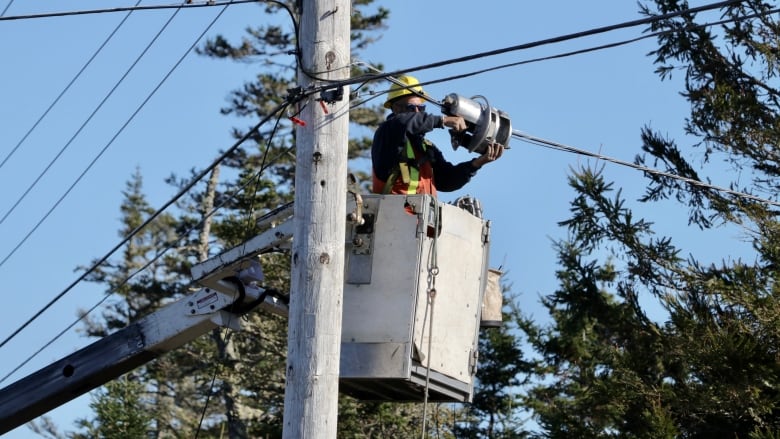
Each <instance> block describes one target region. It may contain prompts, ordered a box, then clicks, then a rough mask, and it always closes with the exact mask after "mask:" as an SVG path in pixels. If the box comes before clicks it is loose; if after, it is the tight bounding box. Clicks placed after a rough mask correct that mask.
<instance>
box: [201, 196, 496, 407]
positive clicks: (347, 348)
mask: <svg viewBox="0 0 780 439" xmlns="http://www.w3.org/2000/svg"><path fill="white" fill-rule="evenodd" d="M347 206H348V210H349V212H347V216H346V217H347V221H346V227H347V229H346V240H347V242H346V248H345V264H344V270H345V273H344V302H343V306H344V308H343V313H342V316H343V317H342V328H341V333H342V337H341V362H340V364H341V366H340V374H339V375H340V385H339V391H341V392H342V393H345V394H349V395H352V396H355V397H357V398H360V399H371V400H383V401H423V400H424V398H425V390H426V388H427V389H428V400H429V401H441V402H445V401H452V402H468V401H471V399H472V395H473V387H474V374H475V373H476V365H477V359H478V355H477V343H478V332H479V328H480V314H481V308H482V302H483V300H482V299H483V294H484V291H485V287H486V284H487V283H488V277H489V272H488V269H487V260H488V253H489V251H488V250H489V248H488V247H489V237H490V223H489V222H488V221H485V220H483V219H482V218H480V217H479V216H476V215H475V214H473V213H471V212H470V211H467V210H465V209H464V208H460V207H456V206H453V205H450V204H444V203H439V202H438V201H437V200H436V199H435V198H434V197H432V196H430V195H363V196H362V197H361V196H360V195H359V194H356V193H355V194H354V199H352V200H350V201H349V202H348V203H347ZM292 221H293V220H292V206H291V205H290V206H286V207H284V208H279V209H277V211H274V212H271V213H270V214H269V215H267V216H266V217H264V218H263V219H261V221H260V222H259V223H258V224H260V223H263V224H266V223H267V224H273V227H272V228H270V229H268V230H266V231H265V232H263V233H261V234H260V235H257V236H256V237H254V238H252V239H250V240H249V241H247V242H245V243H243V244H241V245H239V246H236V247H234V248H232V249H229V250H227V251H225V252H223V253H222V254H220V255H217V256H215V257H213V258H211V259H209V260H207V261H204V262H202V263H200V264H196V265H195V266H193V268H192V277H193V280H195V281H197V282H199V283H200V284H201V285H204V286H206V287H209V288H214V289H216V290H220V288H222V287H221V285H222V282H223V281H224V280H226V278H235V277H237V276H240V273H242V272H245V271H246V270H247V269H248V268H250V267H251V266H252V264H253V263H256V262H253V261H256V260H257V259H256V258H257V256H258V255H261V254H263V253H266V252H268V251H276V250H281V249H288V248H289V245H290V240H291V239H293V236H292V231H293V227H292V226H293V224H292ZM267 224H266V225H267ZM437 229H438V234H435V233H434V231H436V230H437ZM434 264H435V267H436V268H438V272H436V273H435V276H434V275H433V274H434V271H432V269H433V268H434ZM430 288H435V298H434V300H433V302H432V303H428V298H429V294H428V293H429V289H430ZM291 294H295V292H294V291H293V292H291ZM499 307H500V305H499ZM271 311H272V312H277V313H280V312H279V311H278V310H274V309H271ZM280 314H283V313H280ZM499 319H500V310H499Z"/></svg>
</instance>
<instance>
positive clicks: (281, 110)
mask: <svg viewBox="0 0 780 439" xmlns="http://www.w3.org/2000/svg"><path fill="white" fill-rule="evenodd" d="M290 104H291V102H290V101H285V102H284V103H282V104H281V105H280V106H279V107H277V108H276V109H274V110H272V111H271V113H269V115H268V116H267V117H266V118H264V119H263V120H262V121H261V122H260V123H258V124H257V125H256V126H255V127H254V128H252V129H251V130H249V131H248V132H247V133H246V134H245V135H244V136H242V137H241V139H239V140H238V141H237V142H236V143H234V144H233V146H232V147H231V148H230V149H229V150H228V152H226V154H223V155H222V156H220V157H219V158H218V159H217V160H215V161H214V163H212V165H211V166H210V167H208V168H206V169H205V170H203V171H202V172H201V173H200V174H198V175H197V176H196V177H194V178H193V179H192V180H191V182H190V185H189V186H188V187H186V188H185V189H184V190H182V191H181V192H180V193H179V194H177V195H176V196H174V198H173V199H172V200H171V201H169V202H168V203H167V204H165V205H163V207H161V208H159V209H158V210H157V211H156V212H155V213H154V214H153V215H152V217H150V218H149V219H148V220H147V221H145V222H144V223H143V224H141V225H140V226H138V227H136V228H135V229H134V230H133V231H131V232H130V233H129V234H128V236H127V237H126V238H125V240H124V241H123V242H121V243H120V244H119V245H117V246H116V247H114V248H113V249H112V250H111V251H109V252H108V253H107V254H106V255H105V256H104V257H103V258H102V259H101V260H99V261H98V262H96V263H94V264H93V265H92V266H91V267H90V268H88V269H87V271H86V272H85V273H84V275H83V276H82V277H81V278H80V279H77V280H76V281H75V282H73V283H72V284H71V285H70V286H68V288H66V290H65V291H63V292H62V293H61V295H64V294H66V293H67V292H68V290H70V289H72V288H73V287H74V286H75V285H76V284H77V283H78V282H80V281H82V280H83V279H84V278H85V277H86V275H88V274H89V273H90V272H92V271H94V270H95V269H97V268H98V267H99V266H100V265H101V264H102V263H103V262H105V261H106V260H108V258H109V257H111V255H113V254H114V253H115V252H116V250H118V249H119V248H121V247H122V246H123V245H124V244H125V243H127V242H128V241H129V240H130V239H131V238H132V237H133V236H135V235H136V234H137V233H138V232H139V231H141V230H142V229H143V228H144V227H145V226H147V225H148V224H149V223H151V221H153V220H154V219H156V217H157V216H159V214H161V213H162V212H163V211H164V210H165V209H167V208H168V207H169V206H170V205H172V204H173V203H175V202H176V201H177V200H178V199H179V198H181V197H182V196H183V195H184V194H185V193H186V192H187V191H189V190H190V189H191V188H192V187H194V185H195V184H197V183H198V182H199V181H200V180H201V179H202V178H203V177H204V176H206V175H207V174H208V173H209V172H211V171H212V170H213V169H214V168H215V167H216V166H217V165H219V163H221V162H222V161H223V160H224V158H225V157H227V156H228V155H230V154H231V153H232V152H233V151H235V149H237V148H238V147H239V146H240V145H241V144H243V143H244V142H245V141H246V140H248V139H249V138H250V137H251V136H252V135H253V134H254V132H255V131H257V130H258V129H259V128H260V126H262V125H263V124H264V123H266V122H267V121H268V120H270V118H271V117H273V116H274V115H275V114H279V118H281V116H282V115H283V114H284V111H285V109H286V107H287V106H288V105H290ZM279 118H277V123H278V120H279ZM273 135H274V134H273V133H272V134H271V135H270V137H269V141H268V143H270V141H271V139H272V138H273ZM291 148H292V147H291ZM291 148H288V149H287V150H285V151H283V152H282V153H280V154H279V155H278V156H277V157H276V158H275V159H273V160H271V162H270V163H269V164H268V165H265V164H262V165H261V166H260V169H259V170H258V172H257V174H258V175H261V174H262V173H263V172H265V170H266V169H267V168H269V167H271V166H272V165H273V164H274V163H276V161H278V160H279V159H280V158H281V157H282V156H283V155H285V154H287V153H288V152H289V150H290V149H291ZM267 152H268V148H266V153H267ZM264 163H265V162H264ZM250 183H251V180H247V182H246V183H244V185H242V186H240V187H239V188H237V189H236V190H235V191H233V193H232V194H230V195H228V196H227V197H225V199H224V200H223V201H222V202H221V203H220V204H219V205H217V206H215V207H214V208H212V209H211V211H210V212H207V213H206V214H205V215H204V216H203V219H201V221H199V222H198V223H197V224H194V225H192V226H191V227H190V228H189V229H187V230H185V231H184V232H182V233H180V234H179V237H178V239H176V240H174V241H171V242H170V243H169V244H168V245H167V246H166V247H165V248H163V249H162V250H160V251H158V252H157V254H156V255H155V256H154V257H152V258H151V259H150V260H149V261H148V262H147V263H146V264H144V265H143V266H141V267H139V268H138V269H137V270H135V271H134V272H132V273H130V274H129V275H128V276H126V277H125V278H124V279H122V281H121V282H119V284H118V285H117V286H115V287H114V288H112V289H111V290H110V291H107V292H106V293H105V294H104V295H103V297H102V298H101V299H100V300H98V302H97V303H95V304H94V305H93V306H92V307H91V308H89V309H88V310H87V311H86V312H85V313H84V314H83V315H81V316H80V317H79V318H77V319H75V320H74V321H73V322H72V323H70V324H69V325H68V326H67V327H65V328H64V329H63V330H61V331H60V332H59V333H57V334H56V335H55V336H54V337H52V338H51V339H50V340H49V341H48V342H46V343H45V344H44V345H43V346H41V347H40V348H39V349H38V350H37V351H35V352H33V353H32V354H31V355H30V356H28V357H27V358H26V359H25V360H24V361H22V362H21V363H20V364H19V365H17V366H16V367H15V368H14V369H13V370H11V371H10V372H8V373H7V374H6V375H4V376H3V377H2V378H0V384H2V383H3V382H4V381H5V380H6V379H8V378H9V377H10V376H12V375H13V374H14V373H16V372H17V371H18V370H19V369H21V368H22V367H24V366H25V365H26V364H27V363H29V362H30V361H32V360H33V359H34V358H35V357H37V356H38V354H40V353H41V352H43V351H44V350H45V349H46V348H48V347H49V346H51V345H52V343H54V342H55V341H57V340H58V339H59V338H60V337H62V336H63V335H64V334H65V333H66V332H68V331H69V330H70V329H71V328H73V327H74V326H76V325H77V324H78V323H79V322H80V321H81V320H83V319H84V317H86V316H87V315H89V314H90V313H92V312H93V311H94V310H96V309H97V308H98V307H99V306H100V305H102V304H103V303H104V302H105V301H106V300H107V299H108V298H109V297H111V295H112V294H113V293H115V292H116V291H117V290H118V289H120V288H122V287H123V286H125V285H126V284H127V283H128V282H129V281H130V279H132V278H133V277H135V276H136V275H138V274H139V273H141V272H143V271H144V270H146V269H147V268H149V267H150V266H151V265H152V264H153V263H155V262H156V261H157V260H159V259H160V258H161V257H162V256H163V255H164V254H165V253H167V252H168V250H171V249H172V248H173V247H174V245H175V244H177V243H178V242H180V241H181V240H182V239H183V238H184V237H186V236H188V235H189V234H190V233H191V232H193V231H194V230H196V229H197V228H198V227H200V226H201V224H203V222H204V221H205V220H206V219H207V218H210V217H211V216H213V215H214V214H215V213H216V212H217V211H218V210H219V209H221V208H222V207H223V206H224V205H225V204H226V203H227V202H228V201H229V200H230V199H232V198H234V197H235V196H236V195H237V194H238V193H240V192H242V191H243V190H245V189H246V187H247V186H248V185H249V184H250ZM56 300H59V297H58V298H56V299H55V301H56ZM49 306H50V305H47V307H49ZM44 311H45V309H43V310H41V312H40V313H39V314H41V313H42V312H44ZM37 317H38V315H36V316H34V317H33V318H32V319H31V321H30V322H27V323H26V324H25V325H24V326H27V325H29V324H30V323H31V322H32V321H34V320H35V319H36V318H37ZM23 329H24V328H23V327H22V328H20V330H23ZM14 336H15V334H14ZM11 338H13V336H12V337H11ZM7 341H8V340H5V341H3V343H2V344H0V348H2V346H3V344H5V343H6V342H7Z"/></svg>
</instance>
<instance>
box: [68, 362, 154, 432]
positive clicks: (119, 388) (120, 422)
mask: <svg viewBox="0 0 780 439" xmlns="http://www.w3.org/2000/svg"><path fill="white" fill-rule="evenodd" d="M142 394H143V386H142V385H141V383H139V382H138V381H136V380H135V379H133V378H132V377H130V376H128V375H125V376H124V377H122V378H120V379H117V380H113V381H110V382H108V383H107V384H106V385H105V386H103V387H102V388H101V390H100V391H98V392H96V393H95V394H93V396H92V402H91V403H90V405H89V406H90V408H91V409H92V410H94V412H95V417H94V419H92V420H87V419H81V420H79V421H78V424H79V425H80V426H81V427H83V428H85V429H86V433H84V434H76V435H73V436H72V437H73V439H145V438H148V437H149V433H150V426H151V417H150V416H149V414H148V413H147V411H146V410H145V408H144V407H143V404H142V402H141V397H142Z"/></svg>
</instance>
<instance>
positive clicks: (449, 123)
mask: <svg viewBox="0 0 780 439" xmlns="http://www.w3.org/2000/svg"><path fill="white" fill-rule="evenodd" d="M441 119H442V125H444V126H445V127H449V128H452V130H453V131H457V132H461V131H465V130H466V128H467V127H466V120H465V119H463V118H462V117H461V116H442V117H441Z"/></svg>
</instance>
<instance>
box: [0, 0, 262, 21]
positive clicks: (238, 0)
mask: <svg viewBox="0 0 780 439" xmlns="http://www.w3.org/2000/svg"><path fill="white" fill-rule="evenodd" d="M263 1H266V0H233V1H225V2H216V1H208V0H207V1H203V2H198V3H187V4H183V5H182V4H178V5H154V6H128V7H121V8H107V9H88V10H81V11H66V12H48V13H43V14H29V15H12V16H10V17H0V21H6V20H29V19H34V18H51V17H66V16H71V15H90V14H105V13H112V12H123V11H148V10H159V9H191V8H210V7H212V6H228V5H238V4H242V3H257V2H263ZM12 2H13V0H12ZM9 6H10V4H9ZM6 9H7V7H6Z"/></svg>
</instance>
